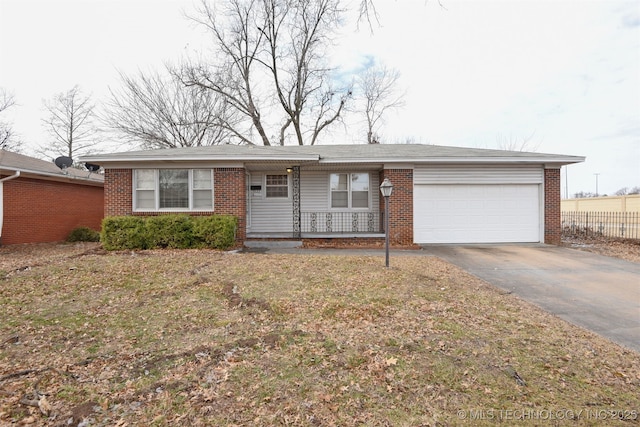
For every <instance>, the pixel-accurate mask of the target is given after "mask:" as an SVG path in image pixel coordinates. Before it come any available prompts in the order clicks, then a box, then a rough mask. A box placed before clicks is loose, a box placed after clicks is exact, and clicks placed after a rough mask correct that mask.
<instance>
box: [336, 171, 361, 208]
mask: <svg viewBox="0 0 640 427" xmlns="http://www.w3.org/2000/svg"><path fill="white" fill-rule="evenodd" d="M329 183H330V184H329V185H330V188H331V207H332V208H347V209H348V208H368V207H369V174H368V173H332V174H331V175H330V178H329Z"/></svg>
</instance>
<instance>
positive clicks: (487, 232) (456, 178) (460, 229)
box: [413, 165, 544, 243]
mask: <svg viewBox="0 0 640 427" xmlns="http://www.w3.org/2000/svg"><path fill="white" fill-rule="evenodd" d="M542 182H543V169H542V167H540V166H524V165H523V166H520V167H514V166H510V167H504V166H463V165H458V166H457V167H451V166H447V167H439V166H431V167H429V166H421V167H417V168H416V169H415V170H414V204H413V206H414V213H413V218H414V241H415V242H416V243H525V242H540V241H543V239H544V230H543V224H544V218H543V215H544V214H543V208H542V203H541V200H543V194H542Z"/></svg>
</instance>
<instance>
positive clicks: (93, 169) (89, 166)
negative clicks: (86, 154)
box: [84, 163, 100, 172]
mask: <svg viewBox="0 0 640 427" xmlns="http://www.w3.org/2000/svg"><path fill="white" fill-rule="evenodd" d="M84 167H85V168H87V170H88V171H89V172H98V171H99V170H100V165H96V164H94V163H85V164H84Z"/></svg>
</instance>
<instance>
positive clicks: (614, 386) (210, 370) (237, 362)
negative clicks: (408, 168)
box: [0, 244, 640, 426]
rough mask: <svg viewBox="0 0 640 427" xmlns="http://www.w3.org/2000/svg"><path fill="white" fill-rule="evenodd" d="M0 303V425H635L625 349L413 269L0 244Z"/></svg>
mask: <svg viewBox="0 0 640 427" xmlns="http://www.w3.org/2000/svg"><path fill="white" fill-rule="evenodd" d="M0 305H1V308H2V310H1V311H0V424H11V423H22V424H31V425H48V426H63V425H64V426H66V425H78V424H81V425H84V426H125V425H129V426H131V425H152V426H153V425H157V426H162V425H194V426H198V425H210V426H249V425H250V426H274V425H282V426H298V425H300V426H302V425H305V426H306V425H308V426H316V425H317V426H355V425H358V426H446V425H474V426H476V425H480V426H482V425H494V424H496V423H498V422H502V423H503V424H504V425H514V424H516V425H571V426H584V425H603V424H607V425H621V426H622V425H624V426H629V425H638V424H639V423H640V416H639V415H638V411H640V355H639V354H638V353H636V352H633V351H631V350H627V349H625V348H623V347H620V346H618V345H616V344H613V343H611V342H609V341H607V340H605V339H603V338H600V337H599V336H597V335H595V334H593V333H590V332H588V331H585V330H583V329H581V328H578V327H576V326H572V325H570V324H568V323H566V322H564V321H563V320H560V319H558V318H556V317H554V316H551V315H549V314H547V313H545V312H543V311H542V310H540V309H538V308H536V307H534V306H532V305H530V304H528V303H526V302H523V301H522V300H519V299H518V298H517V297H515V296H513V295H511V294H506V293H504V292H503V291H500V290H498V289H496V288H494V287H492V286H490V285H488V284H486V283H484V282H482V281H481V280H478V279H477V278H475V277H473V276H471V275H468V274H466V273H464V272H463V271H461V270H460V269H458V268H456V267H454V266H452V265H450V264H447V263H445V262H443V261H441V260H439V259H436V258H431V257H404V258H401V257H394V258H393V259H392V267H391V268H390V269H386V268H385V267H384V259H383V257H353V256H329V255H326V256H314V255H265V254H255V253H223V252H217V251H212V250H182V251H173V250H158V251H139V252H129V251H128V252H113V253H106V252H104V251H102V250H100V248H99V247H97V246H95V245H88V244H76V245H49V246H47V245H44V246H37V245H35V246H25V247H22V248H21V249H20V250H19V251H18V252H12V251H11V249H6V248H2V250H1V251H0ZM621 419H622V420H621Z"/></svg>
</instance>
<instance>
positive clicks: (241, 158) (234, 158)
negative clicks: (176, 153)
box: [79, 154, 320, 167]
mask: <svg viewBox="0 0 640 427" xmlns="http://www.w3.org/2000/svg"><path fill="white" fill-rule="evenodd" d="M319 158H320V156H318V155H293V154H284V155H282V154H273V155H259V156H256V155H249V156H247V155H227V156H225V155H217V156H216V155H209V156H202V155H199V156H180V157H166V156H143V157H139V156H131V157H127V156H117V157H113V156H108V155H106V156H101V155H99V154H98V155H94V156H83V157H80V159H79V161H80V162H81V163H85V162H88V163H97V164H100V165H101V166H102V164H104V163H107V164H112V163H113V164H121V165H122V164H127V165H131V164H132V163H140V162H158V163H183V162H199V163H200V162H256V161H273V160H282V161H289V162H307V161H318V159H319ZM110 167H113V166H111V165H110Z"/></svg>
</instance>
